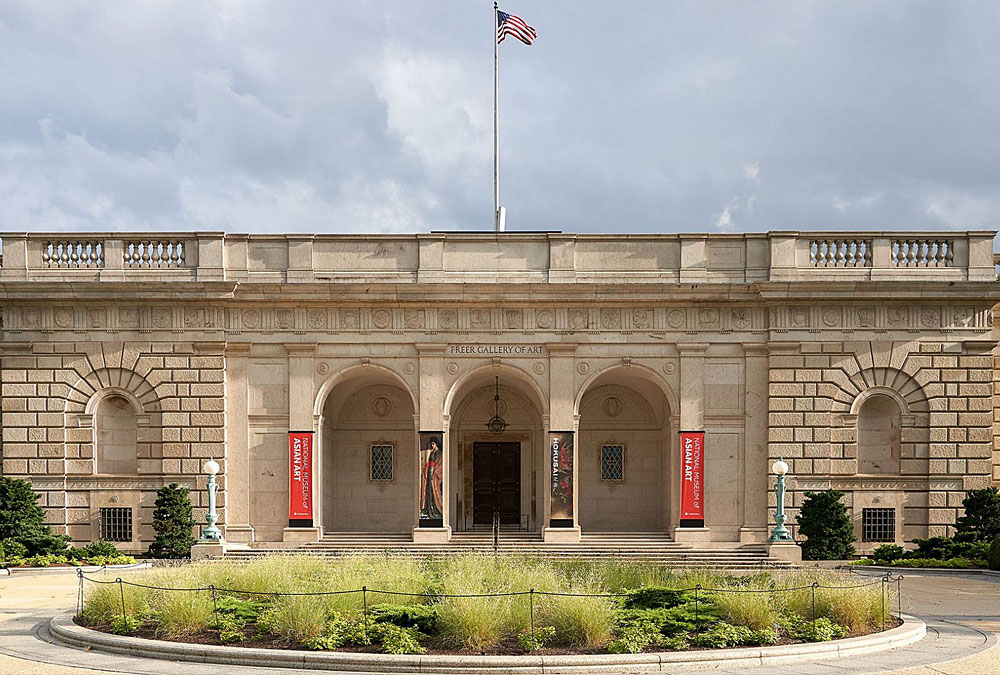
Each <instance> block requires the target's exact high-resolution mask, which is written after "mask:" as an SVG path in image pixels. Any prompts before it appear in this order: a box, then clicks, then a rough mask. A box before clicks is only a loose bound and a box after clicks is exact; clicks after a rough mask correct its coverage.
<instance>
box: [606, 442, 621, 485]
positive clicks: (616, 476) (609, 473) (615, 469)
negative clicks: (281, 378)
mask: <svg viewBox="0 0 1000 675" xmlns="http://www.w3.org/2000/svg"><path fill="white" fill-rule="evenodd" d="M601 480H625V446H624V445H602V446H601Z"/></svg>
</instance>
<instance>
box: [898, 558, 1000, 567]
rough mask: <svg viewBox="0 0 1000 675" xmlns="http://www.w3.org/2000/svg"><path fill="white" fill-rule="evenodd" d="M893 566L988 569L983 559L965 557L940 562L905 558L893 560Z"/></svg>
mask: <svg viewBox="0 0 1000 675" xmlns="http://www.w3.org/2000/svg"><path fill="white" fill-rule="evenodd" d="M892 566H893V567H907V568H921V567H940V568H944V569H966V568H977V567H986V566H987V563H986V561H985V560H983V559H981V558H966V557H964V556H957V557H954V558H947V559H945V560H940V559H938V558H903V559H902V560H893V561H892Z"/></svg>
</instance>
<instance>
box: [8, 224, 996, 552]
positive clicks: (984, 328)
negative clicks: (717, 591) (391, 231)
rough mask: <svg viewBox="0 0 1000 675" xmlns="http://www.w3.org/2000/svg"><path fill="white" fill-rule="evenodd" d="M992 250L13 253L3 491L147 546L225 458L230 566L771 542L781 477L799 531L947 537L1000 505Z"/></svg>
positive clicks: (334, 248) (539, 238)
mask: <svg viewBox="0 0 1000 675" xmlns="http://www.w3.org/2000/svg"><path fill="white" fill-rule="evenodd" d="M994 235H995V233H994V232H992V231H969V232H961V231H948V232H920V233H917V232H770V233H762V234H732V235H729V234H691V235H686V234H662V235H656V234H652V235H628V234H613V235H611V234H609V235H596V234H566V233H559V232H537V233H534V232H524V233H517V232H508V233H501V234H494V233H462V232H455V233H429V234H415V235H368V236H362V235H297V234H281V235H278V234H275V235H245V234H223V233H219V232H198V233H177V234H164V233H157V234H148V233H110V232H107V233H92V234H73V235H67V234H41V233H37V234H36V233H31V234H25V233H5V234H3V235H2V242H3V260H2V269H0V289H2V319H3V334H2V335H3V337H2V342H0V350H2V361H0V365H2V373H0V376H2V411H3V417H2V468H3V474H4V475H6V476H15V477H23V478H27V479H29V480H30V481H31V482H32V484H33V485H34V487H35V489H36V490H38V491H40V492H41V493H42V494H43V496H44V502H43V505H44V507H45V508H46V513H47V516H48V522H49V523H50V524H51V525H52V526H53V528H54V530H55V531H57V532H66V533H68V534H70V535H72V536H73V538H74V540H75V541H78V542H86V541H91V540H95V539H98V538H101V537H103V538H108V539H112V540H114V541H116V542H117V543H118V545H119V546H120V547H121V548H123V549H125V550H129V551H142V550H144V549H145V548H146V546H148V544H149V542H150V541H151V539H152V511H153V500H154V499H155V493H156V490H157V489H158V488H159V487H161V486H163V485H165V484H169V483H178V484H181V485H185V486H189V487H190V488H192V498H193V499H194V500H195V506H196V519H198V520H199V521H204V518H205V511H206V508H205V507H206V506H207V502H205V501H204V499H205V497H204V487H205V476H203V475H202V466H203V465H204V463H205V462H206V460H208V459H209V458H213V459H215V460H216V461H218V462H219V464H220V465H221V471H220V474H219V483H220V486H221V489H220V492H219V504H220V510H219V515H220V522H219V525H220V527H221V528H222V529H223V531H224V533H225V537H226V539H227V540H228V541H229V542H234V543H244V544H260V543H268V542H271V543H276V542H284V543H287V544H295V543H300V542H308V541H316V540H318V539H320V538H321V537H322V536H323V535H324V533H326V534H329V533H338V532H340V533H352V532H353V533H394V534H400V533H405V534H406V535H407V536H408V537H412V540H413V541H424V542H440V543H447V542H448V541H449V540H450V539H451V537H452V536H453V535H454V534H455V533H458V532H463V531H473V530H475V529H477V528H484V527H485V528H489V527H490V526H491V524H492V523H493V522H494V521H495V520H499V521H500V523H501V524H502V525H503V526H506V527H511V528H517V529H519V530H523V531H527V532H533V533H537V534H538V536H540V537H541V538H542V539H543V540H544V541H546V542H573V541H578V540H579V539H580V537H581V535H582V534H586V533H588V532H655V533H661V534H666V535H669V536H670V537H671V538H672V539H673V540H675V541H677V542H686V543H690V544H696V545H699V546H703V547H714V548H738V547H741V546H745V545H759V544H761V543H763V542H764V541H766V539H767V536H768V532H769V523H770V522H771V517H772V515H773V511H774V507H775V503H774V496H773V492H772V489H771V488H772V487H773V484H774V477H773V476H771V475H770V466H771V464H772V463H773V462H774V461H775V460H777V459H779V458H784V460H785V461H787V462H788V464H789V466H790V472H789V479H788V502H787V503H788V505H789V509H788V511H789V515H790V516H791V517H790V522H791V523H793V524H794V521H795V513H796V510H797V507H798V506H799V505H800V504H801V501H802V499H803V495H804V493H805V492H806V491H809V490H820V489H826V488H836V489H839V490H843V491H844V492H845V493H846V503H847V505H848V509H849V512H850V514H851V517H852V519H853V522H854V524H855V532H856V535H857V539H858V544H857V547H858V549H859V550H860V551H867V550H871V549H872V548H874V547H875V546H878V545H879V544H881V543H885V542H891V543H897V544H903V543H905V542H907V541H909V540H912V539H913V538H914V537H927V536H933V535H944V534H947V533H948V532H949V526H950V525H952V524H953V523H954V522H955V518H956V515H957V512H958V509H959V508H960V507H961V499H962V497H963V496H964V492H965V491H966V490H969V489H973V488H982V487H987V486H990V485H995V484H997V483H998V482H1000V438H998V436H997V433H996V430H995V429H996V427H995V420H1000V417H998V406H997V404H996V403H995V400H994V391H995V387H996V386H997V383H998V382H1000V378H998V373H1000V370H998V368H997V367H996V366H995V363H994V351H995V348H996V346H997V341H996V336H995V335H994V333H993V318H992V317H993V314H992V310H993V307H994V304H995V303H996V302H997V299H998V297H1000V293H998V289H1000V286H998V284H997V273H996V268H995V263H994V253H993V239H994ZM491 418H498V419H499V420H500V422H502V424H503V426H502V427H497V428H499V429H500V433H496V432H497V428H488V427H487V423H488V422H490V420H491ZM685 434H687V436H685ZM687 438H691V439H694V441H695V442H697V443H698V445H697V448H698V453H700V454H701V455H703V456H699V457H698V458H697V459H696V460H692V459H691V457H689V454H690V453H688V452H687V451H686V450H685V449H684V448H682V439H687ZM683 442H684V443H687V442H688V441H687V440H685V441H683ZM686 447H687V446H685V448H686ZM692 473H693V474H694V475H695V477H696V482H697V485H696V487H695V488H694V492H693V493H689V494H688V496H687V497H683V498H682V496H683V495H684V494H686V493H685V490H688V489H689V488H688V486H687V483H689V482H690V479H691V474H692ZM691 495H693V496H691ZM685 500H694V501H693V502H690V503H687V502H686V501H685ZM692 504H693V508H694V510H693V511H689V510H688V509H689V507H691V505H692ZM792 530H793V533H794V525H793V527H792Z"/></svg>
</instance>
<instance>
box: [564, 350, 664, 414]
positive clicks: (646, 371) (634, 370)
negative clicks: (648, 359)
mask: <svg viewBox="0 0 1000 675" xmlns="http://www.w3.org/2000/svg"><path fill="white" fill-rule="evenodd" d="M617 372H621V373H622V374H623V375H627V376H630V377H636V378H639V379H642V380H645V381H647V382H650V383H652V384H654V385H655V386H656V387H657V388H658V389H659V390H660V393H662V394H663V397H664V398H665V399H666V401H667V405H668V406H669V409H670V411H671V413H672V414H674V415H676V414H677V412H678V411H679V410H680V402H679V401H678V399H677V395H676V394H675V393H674V390H673V389H672V388H671V387H670V384H669V383H668V382H667V381H666V380H664V379H663V377H662V376H661V375H660V374H659V373H658V372H656V370H654V369H653V368H650V367H648V366H644V365H642V364H637V363H633V364H631V365H629V366H625V365H622V364H620V363H615V364H611V365H609V366H605V367H603V368H599V369H598V370H597V371H596V372H595V373H593V374H591V375H590V376H589V377H588V378H587V379H585V380H584V381H583V383H582V384H581V385H580V388H579V389H578V390H577V392H576V398H575V400H574V402H573V411H574V413H576V414H579V413H580V402H581V401H582V400H583V397H584V395H585V394H586V393H587V390H588V389H590V388H591V387H592V386H593V384H594V382H596V381H597V380H598V379H601V378H606V377H607V376H608V375H610V374H614V373H617Z"/></svg>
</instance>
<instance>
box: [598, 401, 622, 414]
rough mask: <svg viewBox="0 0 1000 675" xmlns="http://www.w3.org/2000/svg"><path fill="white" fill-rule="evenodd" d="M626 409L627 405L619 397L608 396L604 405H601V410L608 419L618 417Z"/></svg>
mask: <svg viewBox="0 0 1000 675" xmlns="http://www.w3.org/2000/svg"><path fill="white" fill-rule="evenodd" d="M624 409H625V405H624V404H623V403H622V400H621V399H620V398H618V397H617V396H608V397H607V398H606V399H604V403H602V404H601V410H603V411H604V414H605V415H607V416H608V417H618V416H619V415H621V414H622V410H624Z"/></svg>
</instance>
